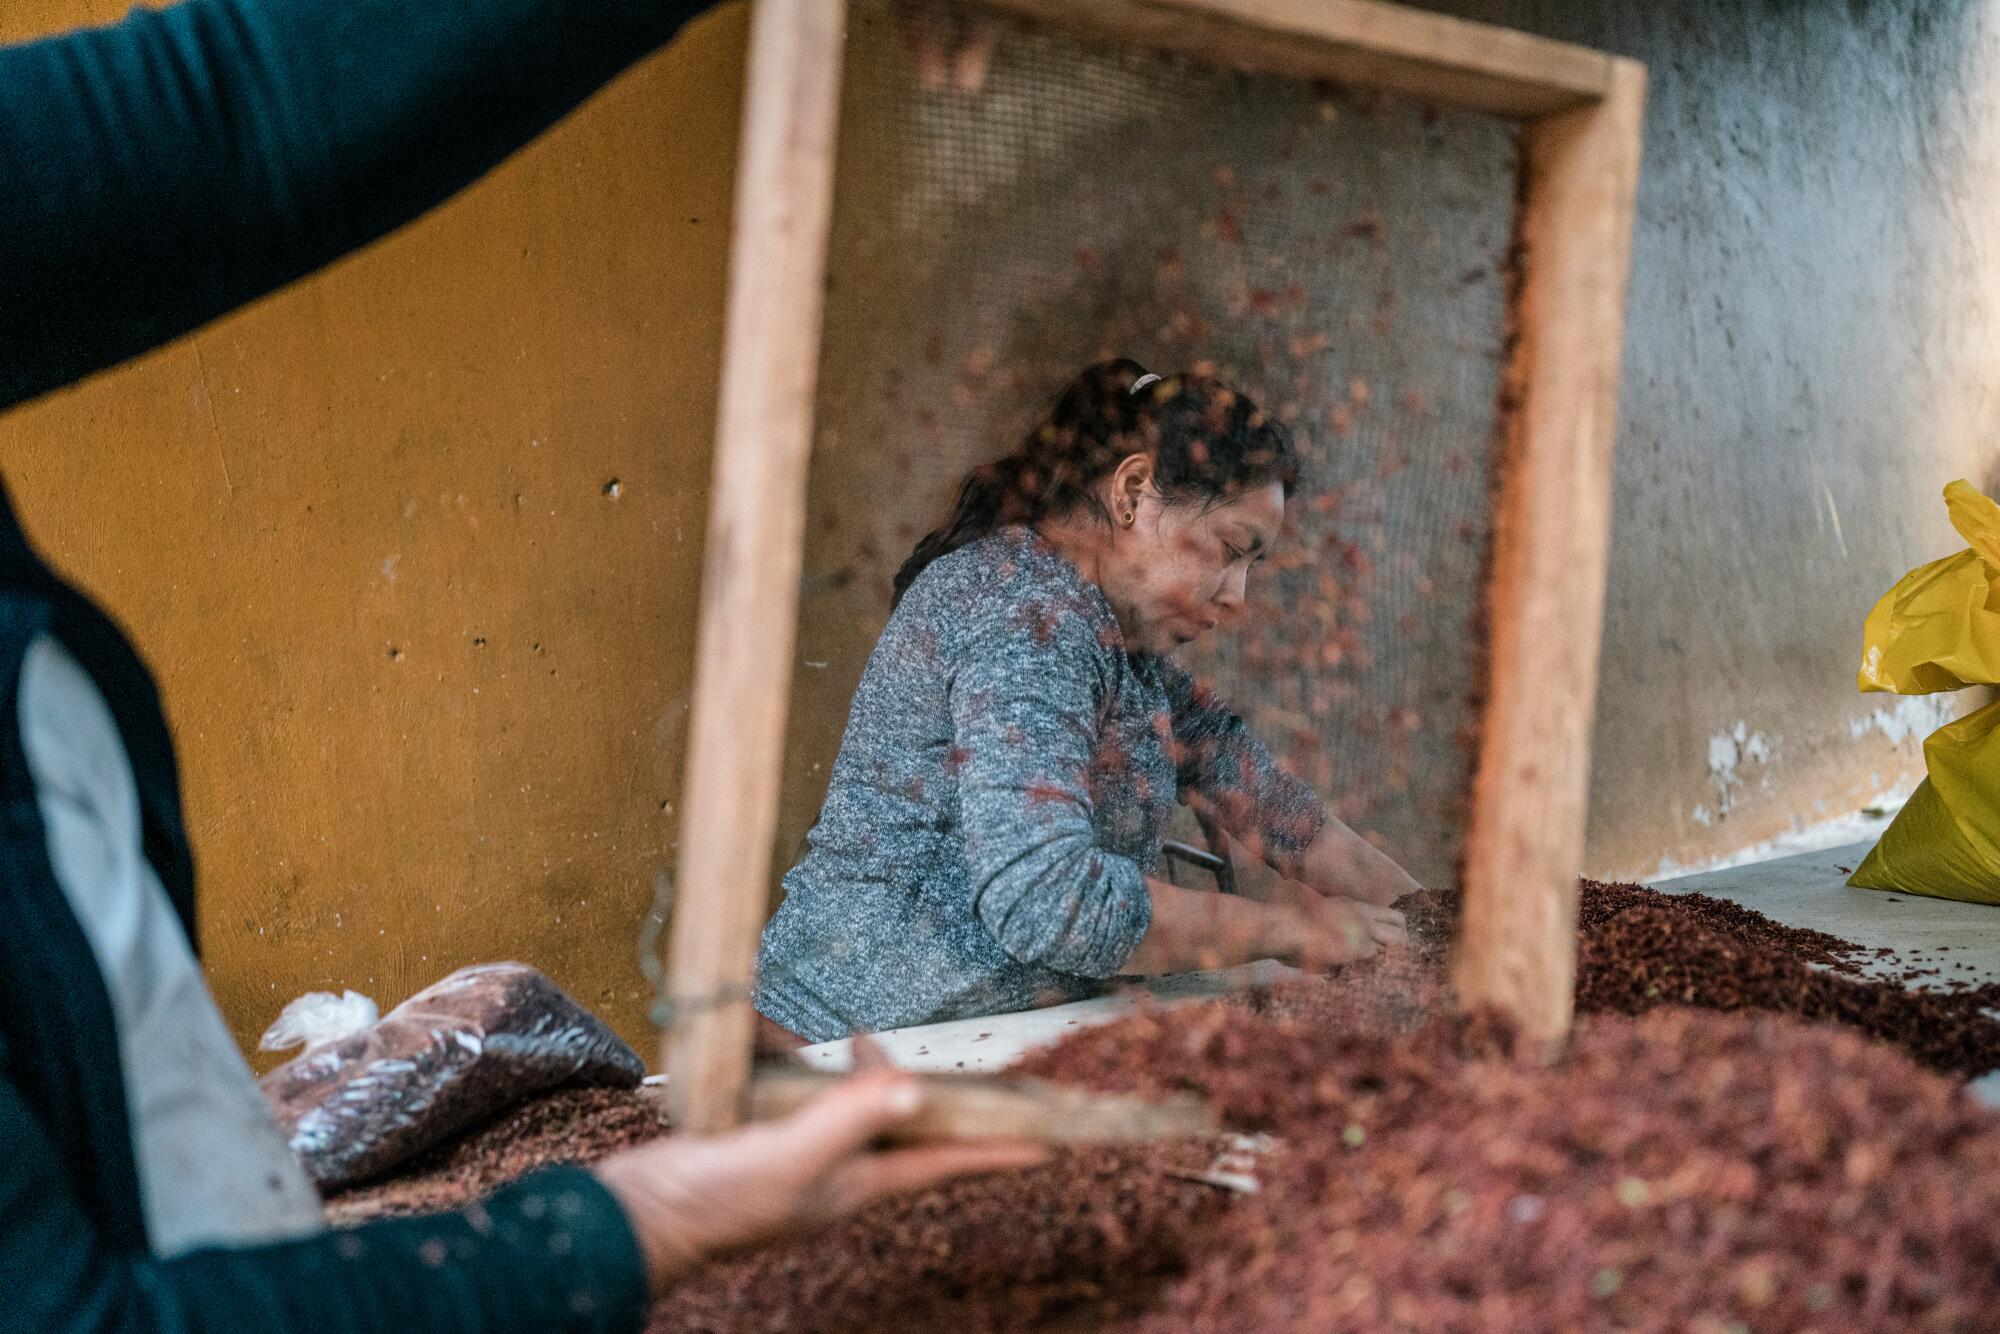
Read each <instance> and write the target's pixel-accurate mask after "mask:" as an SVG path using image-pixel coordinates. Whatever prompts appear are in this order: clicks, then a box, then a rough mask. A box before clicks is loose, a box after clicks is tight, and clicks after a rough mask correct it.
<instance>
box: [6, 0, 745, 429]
mask: <svg viewBox="0 0 2000 1334" xmlns="http://www.w3.org/2000/svg"><path fill="white" fill-rule="evenodd" d="M705 7H706V5H705V4H704V3H701V0H421V3H417V2H414V0H183V2H182V3H180V4H176V5H173V6H171V7H170V8H167V9H164V10H146V9H139V10H134V11H133V13H132V14H131V15H130V16H129V17H127V18H126V19H124V20H123V21H122V22H119V23H117V24H115V25H113V26H110V27H105V28H98V29H91V30H84V31H77V32H73V33H69V34H65V35H62V36H57V37H51V38H47V39H44V40H40V41H34V42H29V43H25V44H21V45H17V46H11V47H0V181H5V182H6V188H5V189H0V408H5V407H7V406H10V405H12V404H14V403H18V402H21V401H23V400H25V399H28V398H31V397H33V396H35V395H37V394H40V393H44V392H46V391H48V390H50V389H53V388H56V387H58V386H60V385H63V384H67V383H69V382H70V381H72V380H76V379H78V378H80V377H82V376H84V375H87V374H89V373H90V372H92V371H95V370H99V369H102V368H103V367H106V366H110V365H113V364H114V363H116V362H119V361H122V360H124V359H126V358H128V357H131V356H134V355H137V354H138V353H140V352H144V351H146V350H147V349H149V348H151V347H155V346H157V345H158V344H160V343H163V342H166V341H167V340H169V339H171V338H174V337H176V336H177V335H179V334H182V333H185V332H187V331H188V330H190V329H193V328H195V327H197V326H199V325H201V324H204V323H206V322H207V321H209V320H211V319H214V318H215V317H217V316H219V315H221V314H223V313H225V312H227V311H229V310H232V309H234V308H235V307H237V306H239V305H242V304H244V303H245V302H247V301H250V300H252V299H254V298H256V297H258V296H261V295H263V294H265V293H267V292H270V291H273V290H275V289H276V288H278V287H280V286H283V285H284V284H285V283H288V282H290V281H292V280H293V279H295V278H298V277H301V276H302V275H304V274H307V273H310V272H312V271H313V270H314V269H317V268H319V267H321V266H323V265H325V264H327V263H328V262H330V261H332V260H334V259H336V258H338V257H339V256H341V255H344V254H346V253H347V252H349V251H351V250H354V249H356V248H357V247H359V246H361V245H364V244H366V243H367V242H369V241H372V240H374V239H375V238H377V237H379V236H381V235H383V234H384V233H386V232H388V231H390V230H392V229H393V228H395V227H398V226H400V225H401V224H403V223H405V222H407V221H409V220H410V219H412V218H415V217H416V216H418V215H419V214H421V213H423V212H424V211H426V210H427V209H429V208H431V207H433V206H434V205H436V204H438V203H439V202H441V201H443V200H444V199H445V198H447V197H448V196H450V195H451V194H453V193H455V192H456V191H458V190H459V189H461V188H463V187H464V186H465V185H467V184H469V183H470V182H472V181H473V180H475V179H476V178H478V177H479V176H480V175H481V174H483V173H484V172H485V171H487V170H488V169H489V168H491V167H492V166H493V165H494V164H496V163H497V162H499V161H500V160H501V159H502V158H504V157H505V156H506V155H507V154H509V153H511V152H512V151H513V150H514V149H516V148H518V147H520V146H521V145H522V144H524V143H526V142H527V141H528V140H530V139H532V138H533V137H534V136H535V135H537V134H539V133H540V132H541V131H542V130H544V129H546V128H547V127H548V126H549V125H551V124H553V123H554V122H555V121H556V120H557V119H559V118H560V117H561V116H563V115H564V114H565V113H566V112H568V111H569V110H570V109H571V108H573V107H574V106H576V105H577V104H578V103H579V102H581V101H582V100H583V99H584V98H585V97H586V96H588V95H589V94H590V93H591V92H592V91H594V90H595V89H596V88H598V87H599V86H600V85H602V84H603V83H605V82H606V81H607V80H609V79H610V78H611V76H612V75H614V74H616V73H618V72H619V71H620V70H621V69H623V68H624V67H625V66H627V65H628V64H630V63H632V62H633V61H634V60H636V59H638V58H639V57H640V56H642V55H644V54H646V53H647V52H649V51H651V50H653V49H654V48H655V47H657V46H659V45H661V44H662V43H664V42H665V41H666V40H667V39H668V38H669V37H671V36H672V35H673V34H674V32H675V31H677V30H678V29H679V28H680V26H681V25H682V24H683V23H684V22H685V21H686V20H687V19H688V18H690V17H691V16H693V15H694V14H696V13H698V12H700V11H701V10H702V9H703V8H705Z"/></svg>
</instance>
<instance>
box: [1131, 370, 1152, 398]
mask: <svg viewBox="0 0 2000 1334" xmlns="http://www.w3.org/2000/svg"><path fill="white" fill-rule="evenodd" d="M1159 382H1160V377H1159V376H1157V375H1155V374H1153V373H1152V372H1151V371H1147V372H1146V373H1145V374H1144V375H1142V376H1140V377H1139V378H1138V379H1136V380H1134V381H1132V387H1131V388H1130V389H1127V390H1126V391H1125V392H1126V393H1128V394H1136V393H1138V392H1139V391H1140V390H1141V389H1144V388H1145V387H1146V386H1147V385H1149V384H1158V383H1159Z"/></svg>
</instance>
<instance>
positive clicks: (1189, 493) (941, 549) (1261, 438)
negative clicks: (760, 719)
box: [895, 357, 1299, 602]
mask: <svg viewBox="0 0 2000 1334" xmlns="http://www.w3.org/2000/svg"><path fill="white" fill-rule="evenodd" d="M1133 454H1149V455H1151V456H1152V459H1153V481H1154V485H1155V486H1157V487H1158V488H1159V491H1160V494H1161V496H1162V497H1163V498H1164V500H1165V501H1166V503H1167V504H1169V505H1195V506H1199V507H1201V508H1204V509H1206V508H1208V507H1210V506H1213V505H1218V504H1223V503H1225V502H1227V501H1229V500H1230V499H1232V498H1234V497H1235V496H1236V495H1238V494H1240V493H1241V492H1243V491H1245V490H1247V489H1250V488H1253V487H1259V486H1264V485H1267V484H1269V483H1271V482H1277V483H1278V484H1279V485H1281V486H1282V487H1284V489H1285V492H1286V494H1287V495H1289V494H1290V493H1291V490H1292V488H1293V487H1294V486H1296V485H1297V484H1298V480H1299V460H1298V454H1297V453H1296V451H1294V449H1293V448H1292V437H1291V433H1290V432H1289V431H1287V430H1286V429H1285V428H1284V427H1283V426H1282V425H1280V424H1279V423H1278V422H1276V421H1274V420H1272V419H1271V418H1269V417H1267V416H1265V415H1264V413H1263V412H1262V411H1261V410H1259V408H1258V407H1257V405H1256V404H1255V403H1253V402H1251V401H1250V400H1249V398H1248V397H1246V396H1245V395H1243V394H1242V393H1240V392H1239V391H1237V390H1236V389H1233V388H1231V387H1230V386H1229V385H1228V384H1225V383H1224V382H1223V381H1221V380H1220V379H1217V378H1216V377H1215V376H1214V375H1211V374H1207V373H1203V372H1194V371H1184V372H1181V373H1179V374H1175V375H1168V376H1158V375H1152V374H1150V373H1148V372H1147V370H1146V368H1145V367H1144V366H1141V365H1140V364H1139V363H1138V362H1136V361H1130V360H1127V359H1125V358H1123V357H1120V358H1118V359H1117V360H1114V361H1100V362H1098V363H1097V364H1096V365H1095V366H1091V367H1089V368H1087V369H1086V370H1084V371H1083V372H1082V373H1081V374H1080V375H1078V376H1077V377H1076V378H1075V379H1074V380H1071V381H1070V382H1069V385H1068V387H1067V388H1065V389H1064V390H1063V391H1062V393H1061V394H1059V395H1058V396H1057V397H1056V401H1055V406H1054V407H1053V408H1051V409H1050V410H1049V415H1048V419H1047V420H1046V421H1044V422H1043V423H1042V424H1041V425H1040V426H1038V427H1036V428H1035V429H1034V430H1033V431H1031V432H1030V433H1029V434H1028V438H1027V439H1026V440H1025V441H1023V442H1022V443H1021V446H1020V448H1019V449H1017V450H1015V451H1014V452H1013V453H1012V454H1009V455H1008V456H1007V457H1006V458H1003V459H999V460H997V461H995V462H993V463H987V464H982V465H981V466H979V467H977V468H974V469H973V470H972V471H971V472H969V473H967V474H966V476H965V480H964V481H963V482H961V483H959V487H958V500H957V501H956V502H955V503H954V504H953V505H952V509H951V515H950V517H949V518H947V519H946V520H945V522H944V526H943V527H941V528H939V529H937V530H936V531H935V532H932V533H930V534H929V535H927V536H926V537H925V538H924V539H923V540H922V541H921V542H919V543H917V545H916V549H915V550H914V551H912V552H910V557H909V559H908V560H906V561H904V562H903V567H902V568H901V569H900V570H898V571H896V594H895V600H896V601H897V602H901V601H902V599H903V594H904V593H905V592H907V591H908V590H909V587H910V585H911V584H912V583H914V582H915V581H916V578H917V576H918V575H919V574H922V573H923V571H924V567H925V566H927V565H929V564H930V563H931V562H932V561H934V560H936V559H937V558H938V557H940V556H943V555H947V554H949V553H951V552H953V551H956V550H958V549H959V548H960V547H962V546H964V545H966V544H967V543H968V542H973V541H976V540H978V539H979V538H982V537H984V536H986V535H987V534H988V533H991V532H993V531H995V530H996V529H999V528H1001V527H1004V526H1006V525H1007V524H1014V523H1035V522H1037V521H1039V520H1042V519H1058V518H1064V517H1066V516H1068V515H1070V514H1073V513H1075V512H1076V511H1078V510H1080V509H1088V510H1090V511H1093V512H1095V513H1096V514H1097V516H1098V517H1099V518H1101V519H1103V520H1105V521H1106V522H1109V521H1110V517H1111V516H1110V515H1109V514H1108V513H1106V512H1105V509H1104V503H1103V501H1101V500H1100V499H1099V498H1098V495H1097V486H1098V483H1100V482H1101V481H1103V480H1104V479H1105V478H1106V477H1108V476H1110V475H1111V474H1112V473H1113V472H1115V471H1116V470H1117V468H1118V465H1119V464H1120V463H1123V462H1124V461H1125V460H1126V458H1128V457H1129V456H1131V455H1133Z"/></svg>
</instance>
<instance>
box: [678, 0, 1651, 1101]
mask: <svg viewBox="0 0 2000 1334" xmlns="http://www.w3.org/2000/svg"><path fill="white" fill-rule="evenodd" d="M986 7H987V8H989V9H992V10H996V11H1000V12H1003V13H1009V14H1013V15H1017V16H1021V17H1025V18H1030V19H1033V20H1035V21H1037V22H1040V23H1043V24H1046V25H1048V26H1050V27H1056V28H1062V29H1066V30H1069V31H1072V32H1078V33H1081V34H1085V35H1089V36H1093V37H1098V38H1109V39H1112V40H1116V41H1119V42H1122V43H1126V44H1130V45H1143V46H1147V47H1151V48H1155V49H1165V50H1175V51H1182V52H1186V53H1189V54H1192V55H1195V56H1197V57H1199V58H1201V59H1203V60H1205V61H1209V62H1211V63H1216V64H1225V65H1231V66H1236V67H1239V68H1244V69H1250V70H1256V71H1265V72H1271V73H1278V74H1285V75H1292V76H1305V77H1316V78H1327V79H1332V80H1335V81H1338V82H1341V83H1346V84H1352V85H1360V86H1367V87H1373V88H1379V89H1383V90H1386V91H1391V92H1396V93H1402V94H1407V95H1409V96H1413V97H1417V98H1421V99H1424V100H1427V101H1431V102H1436V103H1440V104H1445V105H1450V106H1456V107H1463V108H1466V109H1469V110H1473V111H1482V112H1487V113H1490V114H1495V115H1500V116H1506V117H1510V118H1513V119H1517V120H1520V121H1522V122H1523V131H1522V145H1523V159H1524V160H1523V168H1522V171H1523V185H1524V189H1523V195H1522V203H1521V209H1522V212H1521V224H1520V225H1521V239H1522V241H1523V243H1524V261H1523V269H1522V273H1521V290H1520V295H1519V304H1518V309H1517V311H1516V319H1517V330H1518V337H1517V341H1516V344H1515V353H1514V362H1513V365H1512V366H1511V367H1510V369H1509V379H1510V386H1511V390H1512V392H1513V394H1514V395H1515V396H1516V399H1517V407H1516V410H1515V411H1514V413H1513V414H1512V417H1511V419H1510V422H1509V427H1508V436H1507V439H1506V441H1505V443H1504V449H1505V457H1504V459H1503V461H1502V466H1501V471H1500V474H1499V477H1500V482H1499V495H1498V497H1497V501H1496V504H1497V511H1496V518H1495V531H1494V558H1493V567H1492V578H1491V583H1490V586H1489V594H1488V596H1489V599H1490V608H1491V641H1490V644H1489V646H1488V654H1489V663H1490V680H1489V682H1488V688H1487V691H1486V701H1487V704H1486V714H1485V720H1484V721H1485V734H1484V739H1483V742H1482V744H1481V749H1480V756H1479V762H1478V766H1477V770H1476V773H1475V775H1474V780H1473V789H1472V815H1471V821H1470V827H1469V829H1468V834H1467V852H1466V861H1465V880H1464V891H1465V913H1464V921H1463V927H1462V933H1461V937H1460V941H1459V948H1458V951H1457V957H1456V960H1455V963H1454V978H1455V981H1456V983H1457V987H1458V992H1459V995H1460V997H1461V999H1462V1000H1463V1002H1464V1003H1466V1004H1468V1005H1479V1004H1490V1005H1495V1006H1497V1007H1499V1008H1500V1009H1502V1010H1504V1011H1506V1012H1508V1013H1509V1014H1511V1015H1513V1016H1514V1017H1515V1018H1516V1019H1517V1020H1518V1021H1519V1022H1520V1024H1521V1025H1522V1026H1523V1027H1524V1029H1525V1030H1526V1031H1527V1032H1528V1033H1529V1034H1531V1035H1534V1036H1537V1037H1544V1038H1556V1037H1560V1036H1561V1035H1562V1034H1563V1033H1564V1032H1565V1031H1566V1030H1567V1028H1568V1025H1569V1021H1570V1015H1571V1004H1572V990H1573V982H1574V972H1575V957H1574V955H1575V918H1576V877H1577V873H1578V870H1579V867H1580V865H1581V862H1582V854H1583V832H1584V808H1585V798H1586V782H1587V776H1588V770H1589V750H1590V727H1591V719H1592V713H1593V708H1594V704H1595V686H1596V680H1597V654H1598V638H1599V632H1600V629H1601V626H1602V620H1603V601H1604V577H1605V566H1606V560H1607V557H1608V549H1609V542H1610V511H1611V467H1610V464H1611V446H1612V437H1613V434H1614V431H1615V428H1616V417H1617V397H1618V372H1619V356H1620V350H1621V347H1622V343H1623V331H1624V304H1625V283H1626V271H1627V267H1628V263H1629V257H1630V247H1631V233H1632V210H1633V202H1634V196H1635V193H1636V189H1637V183H1638V172H1639V147H1640V119H1641V112H1642V110H1643V107H1644V102H1645V85H1646V76H1645V70H1644V68H1643V67H1642V66H1640V65H1639V64H1637V63H1636V62H1634V61H1631V60H1626V59H1623V58H1620V57H1616V56H1610V55H1606V54H1603V53H1601V52H1597V51H1591V50H1587V49H1585V48H1582V47H1577V46H1571V45H1567V44H1564V43H1561V42H1553V41H1548V40H1545V39H1543V38H1539V37H1532V36H1528V35H1526V34H1523V33H1517V32H1512V31H1508V30H1506V29H1500V28H1494V27H1489V26H1486V25H1483V24H1476V23H1469V22H1465V21H1463V20H1459V19H1453V18H1448V17H1443V16H1440V15H1435V14H1427V13H1420V12H1418V11H1414V10H1409V9H1404V8H1402V7H1400V6H1397V5H1392V4H1383V3H1375V2H1374V0H1089V3H1081V2H1079V0H986ZM845 11H846V0H756V13H755V18H754V20H753V25H752V32H751V41H750V56H749V81H748V91H747V94H746V103H745V114H744V122H743V148H742V158H741V167H740V173H739V178H738V181H737V195H736V221H735V236H734V242H733V253H732V258H731V279H730V290H729V310H728V332H727V336H726V341H725V347H724V358H723V368H722V392H721V415H720V419H719V422H718V426H717V439H716V455H715V490H714V497H713V501H712V507H711V514H710V526H709V537H708V554H707V564H706V569H705V574H704V586H703V594H702V609H701V623H700V643H699V650H698V654H697V663H696V673H695V694H694V719H693V727H692V731H691V735H690V738H689V744H688V767H687V775H688V778H687V784H686V796H685V798H684V800H683V803H682V811H683V814H682V825H681V841H680V862H679V872H678V877H677V882H678V885H679V887H680V901H679V905H678V911H677V912H676V914H675V919H674V925H673V939H672V946H671V950H670V956H669V986H670V989H671V995H672V998H673V999H674V1001H675V1003H676V1009H675V1020H674V1023H673V1026H672V1028H671V1031H670V1032H669V1034H668V1036H667V1040H666V1044H665V1053H664V1055H665V1060H666V1063H667V1067H668V1069H669V1070H670V1071H671V1073H672V1079H671V1084H670V1087H671V1089H672V1091H673V1096H672V1099H671V1101H672V1104H673V1107H674V1109H675V1113H676V1115H677V1118H678V1120H679V1122H680V1123H681V1124H682V1125H683V1126H685V1127H686V1128H687V1129H689V1130H693V1131H712V1130H717V1129H722V1128H725V1127H727V1126H730V1125H734V1124H736V1123H737V1122H738V1121H739V1120H740V1119H741V1117H742V1116H743V1114H744V1111H745V1106H746V1099H745V1097H744V1092H745V1086H746V1083H747V1081H748V1078H749V1073H750V1064H751V1053H752V1046H753V1033H754V1016H753V1014H752V1011H751V1009H750V1005H749V1000H748V991H749V985H750V982H751V980H752V970H753V967H754V962H755V954H756V944H757V937H758V929H759V924H760V922H761V920H762V917H763V913H764V907H765V903H766V901H767V897H768V894H769V890H770V873H771V842H772V837H773V833H774V830H775V827H776V820H777V803H778V779H779V767H780V764H781V763H782V752H783V741H784V721H785V713H786V709H787V705H788V696H789V691H790V684H791V657H792V645H793V639H794V633H795V629H796V620H797V615H798V579H799V572H800V548H801V542H802V530H803V515H804V507H805V485H806V465H807V458H808V454H809V450H810V443H811V437H812V402H813V389H814V380H815V376H816V373H817V368H818V361H819V344H820V325H821V316H822V302H821V297H820V294H821V290H822V286H823V280H824V276H825V265H826V245H827V233H828V228H829V225H830V218H831V212H832V209H831V205H832V197H833V183H834V172H833V162H834V125H835V124H836V121H837V108H836V105H835V104H836V101H837V94H838V88H839V81H840V74H841V62H842V50H841V46H842V35H843V30H844V24H845Z"/></svg>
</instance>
